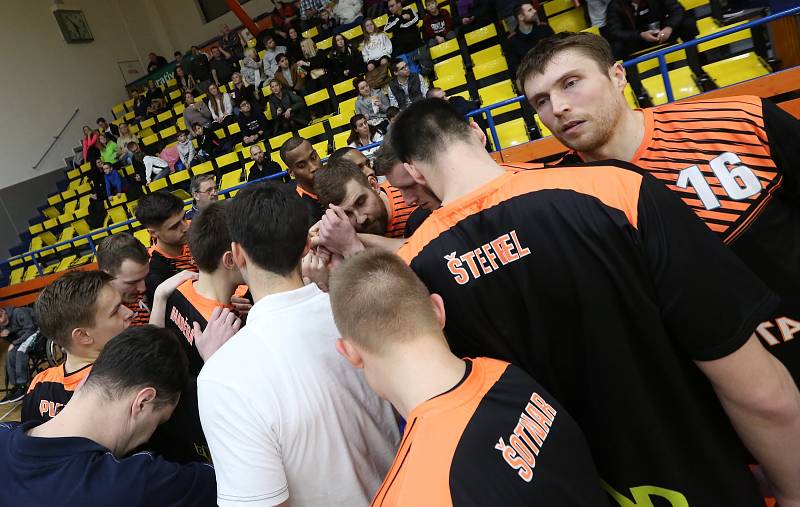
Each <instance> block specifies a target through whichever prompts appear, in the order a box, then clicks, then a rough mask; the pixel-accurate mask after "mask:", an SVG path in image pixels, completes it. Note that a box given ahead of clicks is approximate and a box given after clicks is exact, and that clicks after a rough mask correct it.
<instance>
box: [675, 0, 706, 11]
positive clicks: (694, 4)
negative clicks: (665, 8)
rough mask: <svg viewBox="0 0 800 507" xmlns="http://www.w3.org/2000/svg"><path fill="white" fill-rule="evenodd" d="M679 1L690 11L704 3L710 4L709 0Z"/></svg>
mask: <svg viewBox="0 0 800 507" xmlns="http://www.w3.org/2000/svg"><path fill="white" fill-rule="evenodd" d="M678 1H679V2H680V4H681V5H682V6H683V8H684V9H686V10H687V11H690V10H692V9H697V8H698V7H702V6H704V5H708V4H709V1H708V0H678Z"/></svg>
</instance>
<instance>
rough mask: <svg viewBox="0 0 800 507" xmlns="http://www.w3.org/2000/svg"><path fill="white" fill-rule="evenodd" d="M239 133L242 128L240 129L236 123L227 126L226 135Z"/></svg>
mask: <svg viewBox="0 0 800 507" xmlns="http://www.w3.org/2000/svg"><path fill="white" fill-rule="evenodd" d="M241 131H242V127H240V126H239V124H238V123H231V124H230V125H228V134H230V135H234V134H238V133H239V132H241Z"/></svg>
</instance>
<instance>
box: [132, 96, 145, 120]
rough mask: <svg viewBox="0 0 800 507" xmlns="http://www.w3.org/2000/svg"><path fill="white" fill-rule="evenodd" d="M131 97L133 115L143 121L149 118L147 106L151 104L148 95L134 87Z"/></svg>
mask: <svg viewBox="0 0 800 507" xmlns="http://www.w3.org/2000/svg"><path fill="white" fill-rule="evenodd" d="M131 99H133V117H134V118H135V119H136V121H143V120H144V119H145V118H147V108H148V107H149V106H150V101H149V100H147V95H145V94H144V93H139V90H136V89H134V90H132V91H131Z"/></svg>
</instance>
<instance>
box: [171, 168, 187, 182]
mask: <svg viewBox="0 0 800 507" xmlns="http://www.w3.org/2000/svg"><path fill="white" fill-rule="evenodd" d="M167 178H168V179H169V183H170V185H177V184H178V183H181V182H183V181H188V180H189V178H190V176H189V170H188V169H184V170H183V171H177V172H174V173H172V174H170V175H169V176H167Z"/></svg>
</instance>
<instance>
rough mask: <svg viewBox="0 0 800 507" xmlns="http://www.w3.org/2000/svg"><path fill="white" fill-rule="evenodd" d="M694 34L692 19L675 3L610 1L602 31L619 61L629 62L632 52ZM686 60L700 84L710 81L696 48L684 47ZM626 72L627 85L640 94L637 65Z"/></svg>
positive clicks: (651, 0)
mask: <svg viewBox="0 0 800 507" xmlns="http://www.w3.org/2000/svg"><path fill="white" fill-rule="evenodd" d="M697 34H698V32H697V26H696V24H695V19H694V16H693V15H692V14H691V13H690V12H687V11H686V10H685V9H684V8H683V7H682V6H681V4H680V3H679V2H678V0H612V1H611V3H609V4H608V9H607V10H606V26H605V27H604V29H603V36H604V37H605V38H606V39H608V41H609V43H611V49H612V51H613V52H614V58H616V59H618V60H628V59H630V58H631V56H632V55H633V54H634V53H637V52H639V51H643V50H647V49H649V48H655V47H656V46H660V45H668V44H675V43H676V42H677V41H678V39H679V38H680V40H681V41H683V42H686V41H689V40H692V39H694V38H695V37H697ZM686 61H687V63H688V64H689V67H690V68H691V69H692V72H694V74H695V76H697V77H698V78H699V80H700V82H701V83H705V82H708V81H709V80H708V77H707V76H706V74H705V73H704V72H703V69H702V68H701V67H700V59H699V56H698V54H697V46H693V47H688V48H686ZM625 70H626V72H627V74H628V82H630V84H631V86H632V87H633V88H634V90H635V91H636V92H637V95H642V89H641V82H640V81H639V77H638V72H637V70H636V66H635V65H634V66H630V67H626V69H625Z"/></svg>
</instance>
